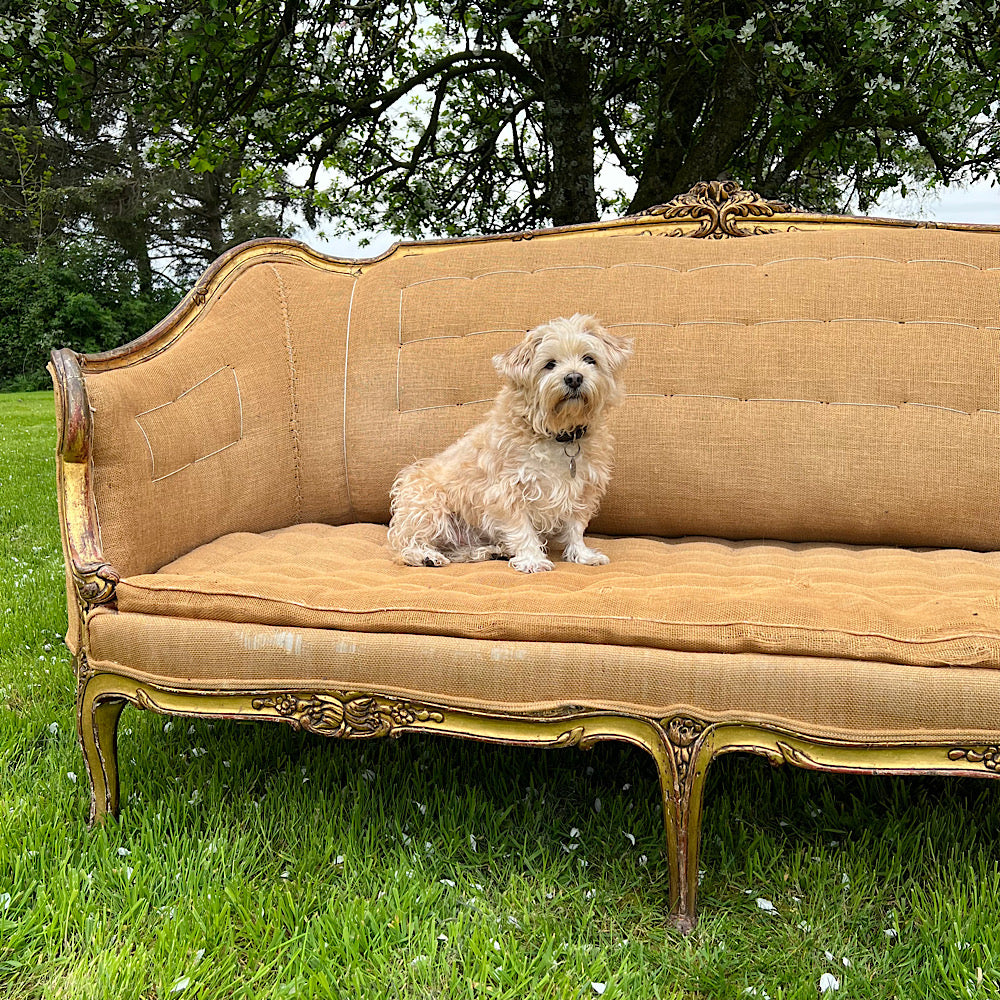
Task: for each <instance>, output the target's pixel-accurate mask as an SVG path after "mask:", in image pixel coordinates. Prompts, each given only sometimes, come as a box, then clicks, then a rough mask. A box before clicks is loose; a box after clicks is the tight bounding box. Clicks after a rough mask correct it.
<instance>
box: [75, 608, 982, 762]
mask: <svg viewBox="0 0 1000 1000" xmlns="http://www.w3.org/2000/svg"><path fill="white" fill-rule="evenodd" d="M88 628H89V643H90V654H89V658H90V665H91V666H92V667H93V668H94V669H95V670H98V671H101V670H109V671H111V672H113V673H118V674H124V675H126V676H132V677H137V678H139V679H140V680H143V681H148V682H149V683H151V684H153V685H155V686H156V687H162V688H167V689H175V690H181V691H183V690H185V689H187V690H194V691H205V690H213V691H215V690H218V691H247V690H249V691H261V692H267V691H273V690H279V691H280V690H289V689H290V690H319V691H351V690H369V691H379V692H382V693H386V694H394V695H400V696H402V697H407V698H413V699H414V700H416V701H418V702H428V703H430V704H446V705H453V706H455V707H457V708H461V707H467V708H473V709H477V708H478V709H483V710H487V711H498V712H506V711H513V712H532V711H545V710H548V709H552V708H556V707H560V706H565V705H578V706H581V707H584V708H588V707H589V708H595V709H598V710H604V711H618V710H622V711H625V712H638V713H639V714H641V715H643V716H652V717H654V718H666V717H670V716H672V715H677V714H690V715H693V716H694V717H695V718H699V719H705V720H720V721H721V720H727V719H733V720H738V721H743V722H748V721H749V722H761V723H772V724H776V725H780V726H782V727H786V728H789V729H792V730H794V731H796V732H800V733H808V734H811V735H814V736H820V737H831V738H844V739H851V740H855V741H870V742H872V743H876V742H878V741H879V740H886V739H892V738H912V739H917V740H934V739H945V740H961V739H969V740H970V741H973V742H975V741H976V740H977V737H978V739H982V738H983V734H995V733H996V732H997V731H998V730H1000V671H997V670H968V669H963V668H961V667H939V668H937V669H933V670H929V669H927V668H926V667H909V666H900V665H899V664H885V663H871V662H864V661H859V660H837V659H829V658H826V657H801V656H768V655H764V654H759V653H736V654H725V653H677V652H670V651H666V650H656V649H647V648H645V647H642V646H605V645H584V644H582V643H566V642H552V643H540V642H521V641H512V642H508V641H503V642H501V641H484V640H482V639H456V638H451V637H448V636H422V635H392V634H385V633H380V632H341V631H335V630H331V629H314V628H304V629H298V628H297V629H288V628H282V627H276V626H266V625H257V624H250V623H243V622H218V621H199V620H193V619H181V618H169V617H165V616H163V615H142V614H134V613H122V614H114V613H112V612H98V613H96V614H95V615H94V616H93V617H92V618H91V620H90V622H89V626H88ZM994 738H995V737H994V736H993V735H989V736H988V737H987V739H989V740H991V741H992V740H993V739H994Z"/></svg>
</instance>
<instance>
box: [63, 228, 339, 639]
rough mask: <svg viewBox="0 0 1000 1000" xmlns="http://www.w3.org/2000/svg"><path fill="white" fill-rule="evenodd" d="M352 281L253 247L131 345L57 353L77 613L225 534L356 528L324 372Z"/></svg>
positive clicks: (331, 383)
mask: <svg viewBox="0 0 1000 1000" xmlns="http://www.w3.org/2000/svg"><path fill="white" fill-rule="evenodd" d="M357 276H358V269H357V267H355V266H352V265H351V263H350V262H345V261H337V260H334V259H332V258H326V257H323V256H322V255H320V254H316V253H315V252H314V251H311V250H309V249H308V248H307V247H304V246H303V245H302V244H299V243H296V242H294V241H291V240H258V241H254V242H252V243H249V244H244V245H243V246H242V247H238V248H236V249H235V250H232V251H230V252H229V253H227V254H225V255H224V256H223V257H222V258H220V259H219V260H218V261H216V262H215V263H214V264H213V265H212V266H211V267H210V268H209V270H208V271H207V272H206V273H205V275H204V276H203V277H202V279H201V280H200V281H199V282H198V284H197V285H196V287H195V288H194V289H193V290H192V291H191V292H190V293H189V294H188V295H187V296H186V298H185V299H184V301H183V302H182V303H181V304H180V305H179V306H178V307H177V308H176V309H175V310H174V311H173V312H172V313H171V314H170V315H169V316H168V317H166V319H164V320H163V321H162V322H161V323H159V324H158V325H157V326H156V327H154V328H153V329H152V330H150V331H149V332H148V333H146V334H144V335H143V336H142V337H140V338H138V339H137V340H135V341H133V342H132V343H131V344H126V345H124V346H123V347H120V348H116V349H115V350H113V351H109V352H107V353H105V354H99V355H81V354H77V353H75V352H74V351H72V350H69V349H62V350H57V351H54V352H53V354H52V359H51V363H50V365H49V371H50V373H51V375H52V379H53V383H54V385H55V389H56V416H57V423H58V429H59V441H58V477H59V481H58V488H59V505H60V519H61V525H62V533H63V545H64V554H65V558H66V566H67V590H68V592H69V597H70V601H71V608H72V603H73V602H74V601H75V602H76V603H77V605H78V606H79V609H80V612H81V614H84V615H85V614H86V613H87V611H88V610H90V609H91V608H93V607H95V606H97V605H108V604H113V603H114V600H115V587H116V585H117V582H118V580H119V579H121V578H123V577H127V576H131V575H133V574H137V573H149V572H154V571H155V570H157V569H159V568H160V567H161V566H163V565H164V564H166V563H167V562H170V561H171V560H173V559H175V558H177V557H178V556H179V555H182V554H183V553H185V552H187V551H189V550H190V549H192V548H194V547H197V546H198V545H201V544H204V543H206V542H208V541H211V540H212V539H214V538H216V537H218V536H219V535H222V534H228V533H231V532H234V531H250V532H260V531H266V530H270V529H273V528H279V527H285V526H288V525H290V524H294V523H297V522H300V521H308V520H314V521H320V520H322V521H328V522H331V523H338V522H342V521H346V520H350V519H351V517H350V515H351V510H350V501H349V498H348V497H347V489H346V482H345V476H344V473H343V460H342V453H343V443H342V440H341V437H342V435H341V431H340V428H339V427H338V426H337V424H336V421H337V419H338V417H339V416H340V415H342V413H343V409H344V407H343V379H342V377H340V378H336V377H330V372H331V371H332V372H337V371H338V370H339V372H341V373H342V372H343V370H344V360H343V354H340V357H339V358H338V357H337V355H338V353H339V352H341V351H343V350H345V349H346V341H347V336H348V329H347V325H348V316H349V309H350V302H351V296H352V294H353V289H354V285H355V282H356V280H357ZM320 348H321V349H320ZM318 416H322V417H323V418H324V419H322V420H321V419H317V417H318ZM74 617H75V616H74V615H73V613H72V610H71V613H70V634H69V636H68V638H70V637H74V634H73V627H74V626H73V619H74ZM76 617H79V616H76Z"/></svg>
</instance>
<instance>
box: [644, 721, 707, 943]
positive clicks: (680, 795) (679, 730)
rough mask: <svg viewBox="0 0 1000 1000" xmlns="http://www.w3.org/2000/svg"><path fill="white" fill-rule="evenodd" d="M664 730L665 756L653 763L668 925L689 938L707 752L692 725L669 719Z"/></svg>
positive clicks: (699, 729) (700, 731)
mask: <svg viewBox="0 0 1000 1000" xmlns="http://www.w3.org/2000/svg"><path fill="white" fill-rule="evenodd" d="M664 728H665V729H666V735H667V739H666V742H665V745H664V750H665V753H663V754H654V758H655V759H656V765H657V770H658V772H659V777H660V792H661V794H662V798H663V819H664V824H665V826H666V835H667V855H668V860H669V865H670V922H671V924H672V925H673V926H674V927H676V928H677V930H679V931H680V932H681V933H682V934H689V933H690V932H691V931H692V930H693V929H694V925H695V923H696V921H697V919H698V851H699V847H700V844H701V806H702V798H703V794H704V790H705V778H706V775H707V772H708V765H709V763H710V761H711V759H712V746H711V741H710V739H709V738H708V734H709V732H710V731H709V730H708V728H707V727H706V726H705V725H704V724H703V723H701V722H698V721H696V720H694V719H682V718H676V719H671V720H670V721H669V722H667V723H665V727H664Z"/></svg>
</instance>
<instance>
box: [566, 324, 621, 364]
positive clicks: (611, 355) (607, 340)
mask: <svg viewBox="0 0 1000 1000" xmlns="http://www.w3.org/2000/svg"><path fill="white" fill-rule="evenodd" d="M573 319H579V320H580V321H581V322H582V323H583V328H584V329H585V330H586V331H587V333H589V334H591V335H592V336H594V337H596V338H597V339H598V340H599V341H600V342H601V343H602V344H603V345H604V351H605V354H606V355H607V358H608V363H609V364H610V365H611V370H612V371H617V370H618V369H619V368H621V366H622V365H623V364H625V362H626V361H628V359H629V358H630V357H632V341H631V340H629V339H628V337H619V336H618V334H617V333H609V332H608V331H607V330H605V329H604V327H603V326H601V324H600V323H599V322H598V321H597V319H596V318H595V317H594V316H581V315H580V314H579V313H578V314H577V315H576V316H574V317H573Z"/></svg>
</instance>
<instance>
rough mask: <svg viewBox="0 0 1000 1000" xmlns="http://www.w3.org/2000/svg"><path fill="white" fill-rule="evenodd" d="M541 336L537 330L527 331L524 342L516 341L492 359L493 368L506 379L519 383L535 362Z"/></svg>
mask: <svg viewBox="0 0 1000 1000" xmlns="http://www.w3.org/2000/svg"><path fill="white" fill-rule="evenodd" d="M541 339H542V337H541V334H539V332H538V331H537V330H529V331H528V332H527V333H526V334H525V335H524V340H520V341H518V342H517V343H516V344H515V345H514V346H513V347H511V348H510V349H509V350H506V351H504V352H503V354H497V355H496V356H495V357H494V358H493V367H494V368H496V370H497V371H498V372H499V373H500V374H501V375H502V376H503V377H504V378H507V379H511V380H512V381H521V380H523V379H525V378H526V377H527V376H528V374H529V373H530V372H531V365H532V362H533V361H534V360H535V351H537V350H538V344H539V342H540V341H541Z"/></svg>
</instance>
